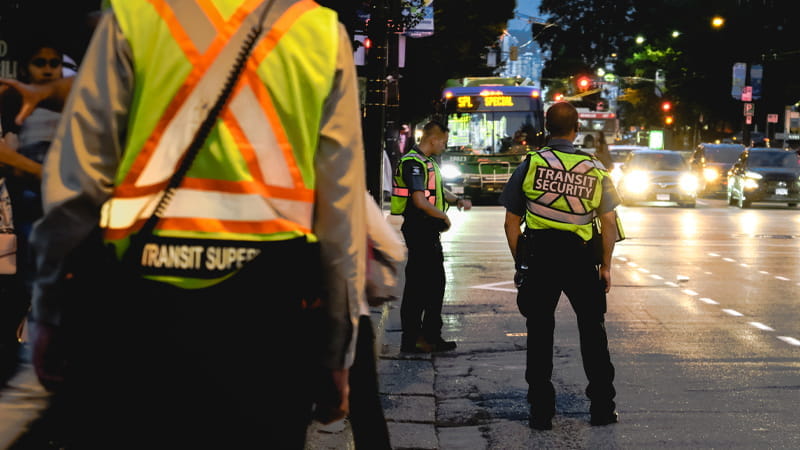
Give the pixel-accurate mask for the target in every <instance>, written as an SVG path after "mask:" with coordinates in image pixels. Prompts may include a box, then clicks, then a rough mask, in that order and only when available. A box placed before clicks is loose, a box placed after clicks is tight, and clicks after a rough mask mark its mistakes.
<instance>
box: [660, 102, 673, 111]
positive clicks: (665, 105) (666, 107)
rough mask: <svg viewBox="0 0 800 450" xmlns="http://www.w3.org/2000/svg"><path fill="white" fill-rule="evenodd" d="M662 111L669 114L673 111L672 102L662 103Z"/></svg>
mask: <svg viewBox="0 0 800 450" xmlns="http://www.w3.org/2000/svg"><path fill="white" fill-rule="evenodd" d="M661 110H662V111H664V112H669V111H671V110H672V102H662V103H661Z"/></svg>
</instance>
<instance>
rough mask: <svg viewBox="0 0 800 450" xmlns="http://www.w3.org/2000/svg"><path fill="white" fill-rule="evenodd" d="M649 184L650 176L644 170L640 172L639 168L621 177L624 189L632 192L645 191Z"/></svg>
mask: <svg viewBox="0 0 800 450" xmlns="http://www.w3.org/2000/svg"><path fill="white" fill-rule="evenodd" d="M649 184H650V177H649V176H648V175H647V173H646V172H642V171H640V170H637V171H633V172H631V173H628V174H626V175H625V178H624V179H623V186H624V187H625V190H626V191H628V192H630V193H633V194H638V193H642V192H644V191H646V190H647V188H648V186H649Z"/></svg>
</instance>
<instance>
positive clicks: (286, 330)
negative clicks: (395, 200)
mask: <svg viewBox="0 0 800 450" xmlns="http://www.w3.org/2000/svg"><path fill="white" fill-rule="evenodd" d="M111 5H112V8H111V10H109V11H107V12H106V14H105V15H104V16H103V17H102V19H101V20H100V22H99V24H98V25H97V29H96V31H95V34H94V37H93V40H92V43H91V44H90V47H89V49H88V51H87V53H86V55H85V57H84V59H83V62H82V65H81V70H80V72H79V74H78V76H77V78H76V79H75V81H74V85H73V88H72V91H71V94H70V97H69V98H68V100H67V104H66V106H65V108H64V111H63V118H62V120H61V123H60V125H59V128H58V131H57V136H56V139H55V140H54V142H55V144H54V145H53V146H52V148H51V149H50V153H49V154H48V157H47V160H46V162H45V166H44V170H43V186H42V189H43V197H44V217H43V218H42V219H41V220H40V221H39V222H37V224H36V226H35V228H34V231H33V235H32V245H33V247H34V249H35V252H36V262H37V270H38V273H37V277H36V280H35V283H34V297H33V318H34V324H35V326H33V327H32V336H33V344H34V365H35V367H36V370H37V375H38V377H39V379H40V381H41V382H42V383H43V384H44V385H45V386H46V387H47V388H48V389H50V390H53V391H54V392H55V393H56V396H55V399H54V403H53V407H54V408H56V409H58V410H60V411H61V413H60V414H59V415H58V417H60V418H61V420H62V422H63V428H64V430H66V431H65V439H66V442H65V445H68V446H69V445H74V446H75V448H192V447H197V448H201V447H202V448H245V447H246V446H253V445H254V446H257V447H262V448H296V449H301V448H303V446H304V439H305V432H306V426H307V424H308V423H309V421H310V418H311V414H312V405H313V403H314V400H315V397H318V396H317V393H318V392H324V393H325V395H326V399H325V401H326V402H329V403H330V404H337V405H340V407H341V408H342V409H344V410H346V407H347V402H346V399H347V395H348V387H347V378H348V372H347V367H349V366H350V365H351V364H352V360H353V355H354V352H355V339H354V337H355V333H356V332H357V325H358V317H359V309H358V305H359V302H360V301H361V300H362V298H361V297H362V296H363V295H364V278H365V265H366V250H365V248H366V242H367V237H366V227H365V216H364V208H365V206H364V190H365V182H364V178H365V177H364V166H363V145H362V142H361V129H360V121H359V120H358V118H359V106H358V91H357V85H356V77H355V68H354V65H353V61H352V48H351V45H350V39H349V37H348V35H347V33H346V31H345V30H344V27H343V26H341V24H340V23H339V22H338V18H337V16H336V14H335V13H334V12H333V11H331V10H329V9H326V8H323V7H320V6H319V5H317V4H316V3H314V2H313V1H310V0H301V1H289V0H267V1H263V2H262V1H246V0H215V1H213V2H207V1H194V0H152V1H147V2H145V1H130V0H119V1H117V0H114V1H112V2H111ZM259 23H260V24H262V26H263V29H258V28H257V25H258V24H259ZM248 34H250V38H251V39H254V40H255V41H254V42H255V43H254V46H253V47H252V51H250V52H249V56H246V58H247V60H246V64H245V65H244V68H243V71H242V72H241V74H240V75H239V77H238V80H237V81H236V83H235V85H233V88H232V90H231V91H230V93H231V94H230V97H229V98H228V100H227V102H226V103H225V106H224V107H223V108H221V110H217V108H215V107H214V105H215V103H217V102H218V101H219V100H218V99H219V98H221V96H220V92H221V91H222V90H223V86H224V85H225V83H226V80H228V79H236V78H235V73H234V71H233V68H234V66H235V62H236V60H237V58H240V57H242V55H246V54H247V53H246V50H245V49H246V48H247V46H246V44H245V43H246V41H247V39H248ZM222 98H224V97H222ZM203 122H207V123H208V127H207V131H208V134H207V137H205V138H201V139H196V136H201V137H202V136H203V134H204V133H202V132H201V130H202V129H203V127H202V126H201V124H202V123H203ZM194 141H197V142H198V144H197V145H198V146H199V147H198V148H199V150H198V151H197V153H196V157H194V158H193V159H192V157H191V156H190V157H188V158H187V157H186V155H187V154H191V153H190V152H188V151H187V150H188V149H189V148H190V147H192V144H193V142H194ZM176 173H178V175H177V176H175V174H176ZM175 180H178V182H177V185H176V186H169V184H170V183H171V182H175ZM172 187H174V189H172ZM165 192H166V193H167V194H166V195H165ZM157 205H158V206H157Z"/></svg>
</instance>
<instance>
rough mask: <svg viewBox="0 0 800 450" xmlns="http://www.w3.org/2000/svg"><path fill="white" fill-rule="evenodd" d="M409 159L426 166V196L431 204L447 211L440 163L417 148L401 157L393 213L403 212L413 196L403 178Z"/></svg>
mask: <svg viewBox="0 0 800 450" xmlns="http://www.w3.org/2000/svg"><path fill="white" fill-rule="evenodd" d="M409 160H415V161H419V163H420V164H422V166H423V167H425V169H426V170H425V190H424V191H423V192H424V193H425V198H427V199H428V202H430V204H431V205H433V206H435V207H436V208H437V209H439V210H440V211H447V206H448V205H447V202H445V200H444V188H443V187H442V175H441V174H440V173H439V165H438V164H436V161H434V160H433V158H428V157H427V156H425V155H423V154H422V153H419V152H417V151H416V150H411V151H410V152H408V153H406V154H405V156H403V157H402V158H401V159H400V163H399V164H398V165H397V173H396V174H395V176H394V183H393V186H392V214H395V215H399V214H403V213H404V212H405V210H406V206H407V205H408V199H409V198H411V191H410V190H409V189H408V186H406V182H405V180H403V163H404V162H406V161H409Z"/></svg>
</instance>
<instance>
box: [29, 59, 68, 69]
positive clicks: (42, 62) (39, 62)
mask: <svg viewBox="0 0 800 450" xmlns="http://www.w3.org/2000/svg"><path fill="white" fill-rule="evenodd" d="M31 64H33V65H34V66H36V67H39V68H42V67H44V66H46V65H48V64H50V67H51V68H53V69H55V68H56V67H60V66H61V59H60V58H52V59H44V58H35V59H33V60H32V61H31Z"/></svg>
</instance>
